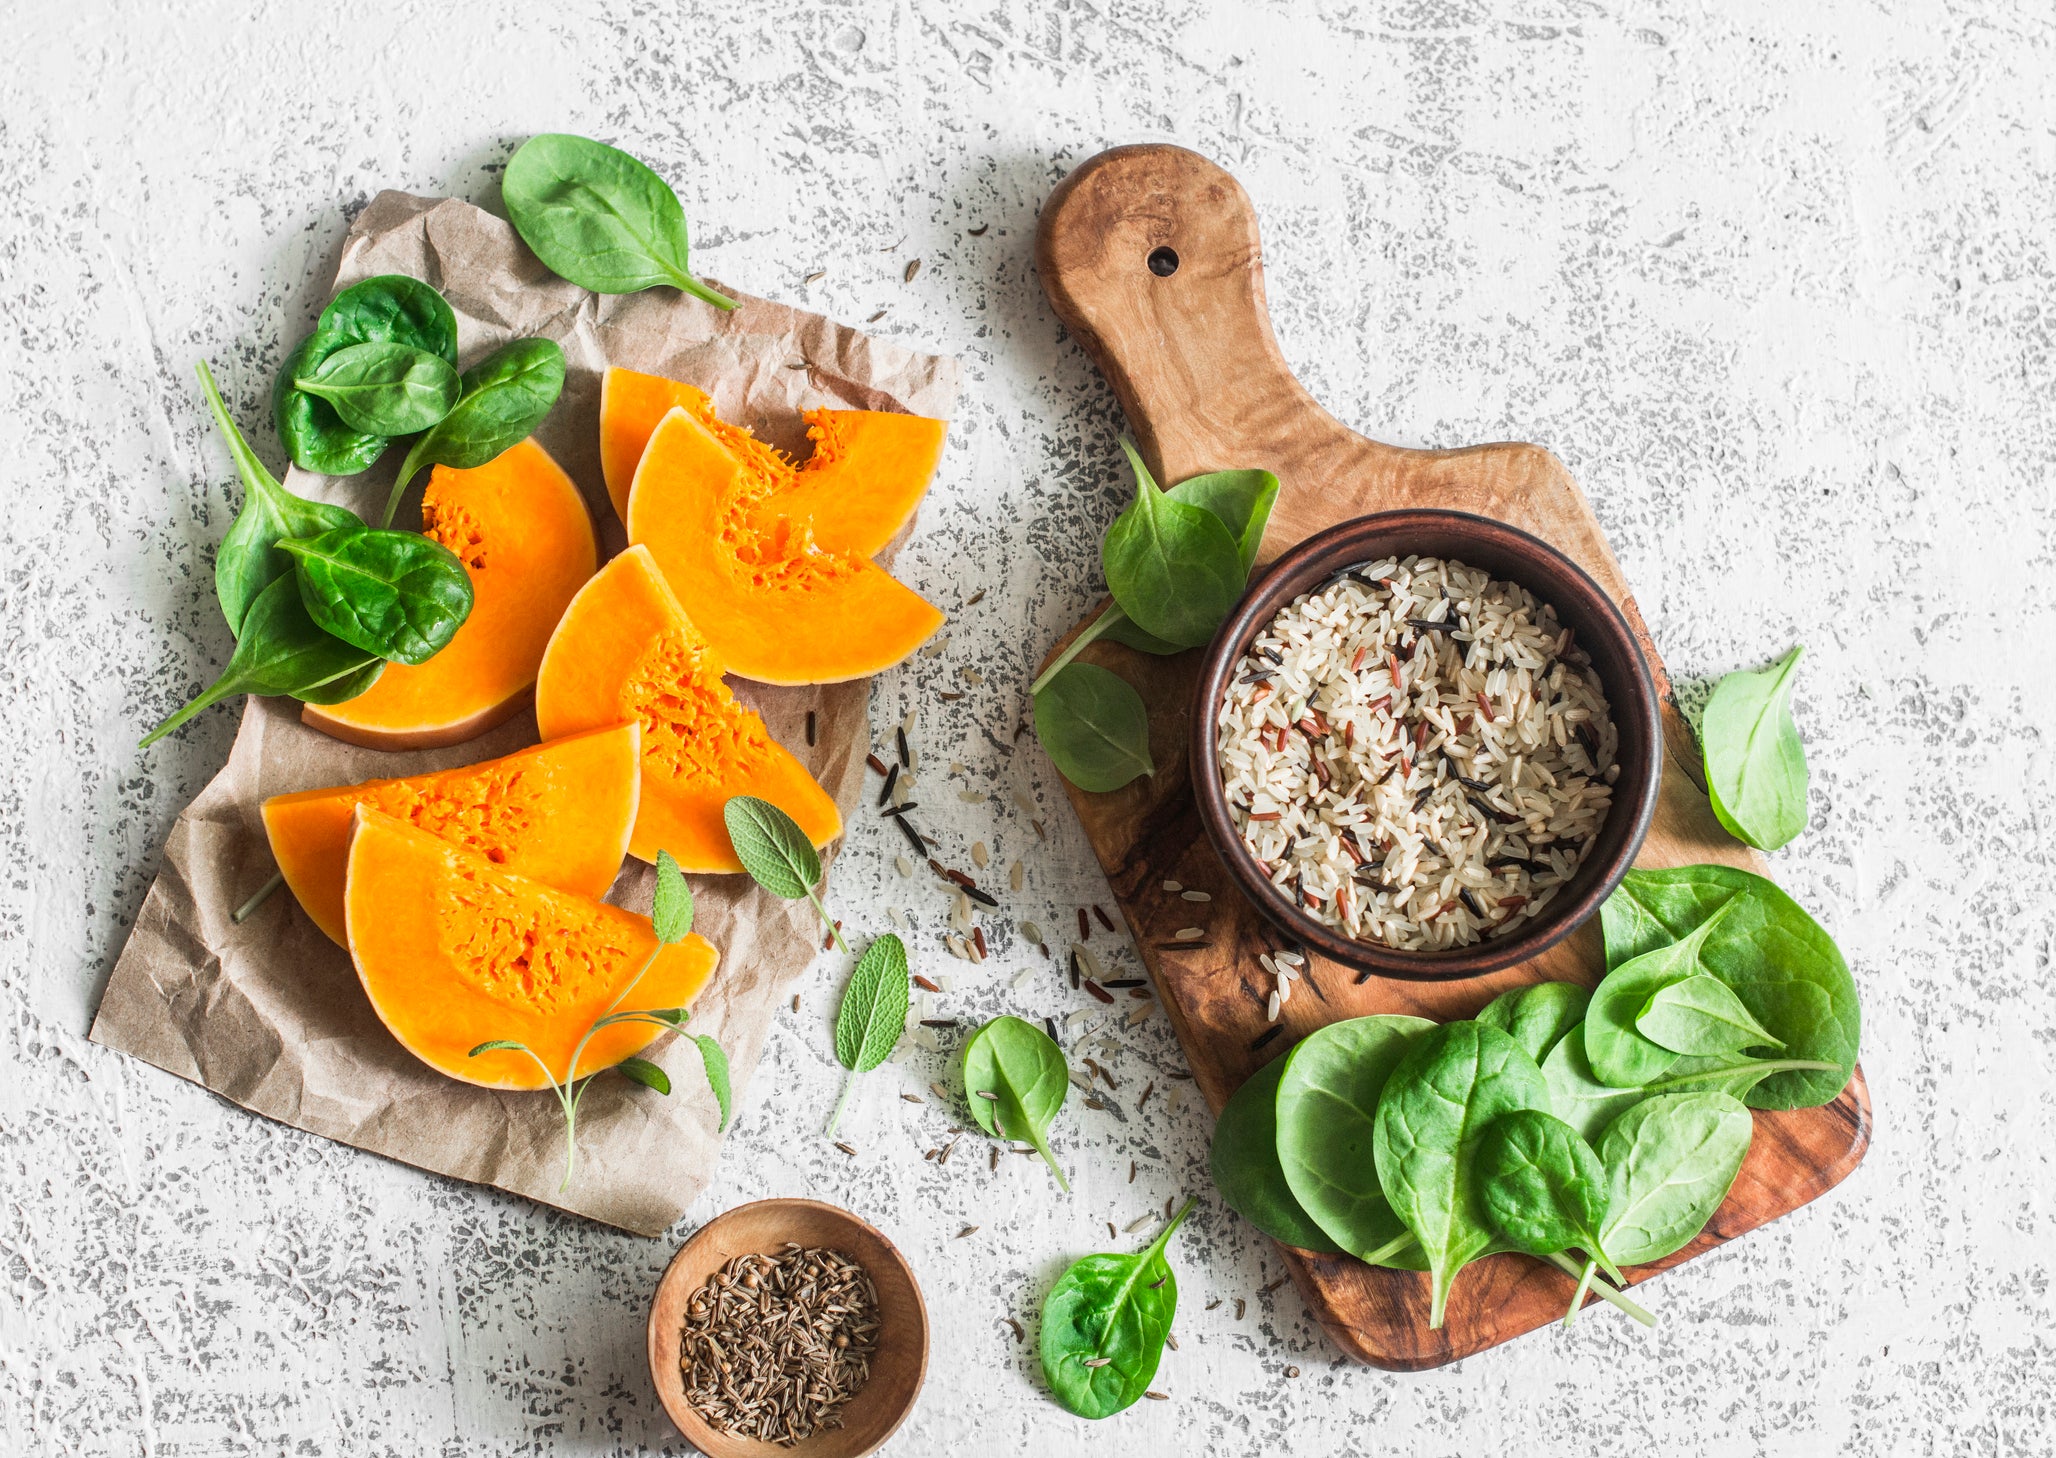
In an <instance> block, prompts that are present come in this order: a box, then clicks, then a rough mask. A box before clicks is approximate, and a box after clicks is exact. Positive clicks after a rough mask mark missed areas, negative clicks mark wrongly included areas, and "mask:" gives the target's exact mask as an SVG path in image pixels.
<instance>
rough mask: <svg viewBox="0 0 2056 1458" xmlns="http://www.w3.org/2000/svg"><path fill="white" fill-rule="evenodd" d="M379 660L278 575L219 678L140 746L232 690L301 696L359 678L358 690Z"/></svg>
mask: <svg viewBox="0 0 2056 1458" xmlns="http://www.w3.org/2000/svg"><path fill="white" fill-rule="evenodd" d="M378 661H379V660H378V658H377V656H376V655H374V654H369V653H366V652H364V651H363V650H362V649H360V648H355V647H352V646H351V645H350V644H348V643H345V642H344V641H343V640H342V639H340V638H336V637H332V636H331V635H329V634H327V633H324V632H323V631H322V630H321V629H320V628H319V627H317V626H316V625H315V622H314V620H313V619H312V618H310V617H309V616H308V615H307V609H306V608H305V607H303V606H301V603H300V591H299V588H298V587H297V586H296V585H295V584H294V582H293V579H292V578H290V577H280V578H278V579H276V580H274V581H273V582H272V583H271V585H270V586H268V587H266V588H265V589H264V590H263V591H262V592H260V593H258V594H257V598H256V600H255V601H254V602H252V603H251V604H250V610H249V612H248V613H246V614H245V615H244V617H243V631H242V636H241V637H239V638H238V639H237V640H236V651H235V652H234V653H233V654H232V655H230V657H229V660H228V666H227V667H226V668H224V669H222V671H221V677H219V678H217V679H215V680H214V682H213V683H211V684H209V685H208V686H207V687H206V688H205V689H204V690H202V691H201V693H200V695H199V696H198V697H197V698H195V699H193V700H192V702H190V703H188V704H187V705H186V706H185V707H184V708H182V709H180V710H179V711H178V712H177V713H176V714H173V715H172V716H171V717H170V718H168V719H166V720H165V721H164V722H163V723H162V724H159V725H158V726H157V727H156V728H155V729H152V730H151V731H150V732H149V733H148V734H147V735H145V736H144V737H143V741H142V746H139V747H147V746H148V745H151V744H155V743H156V742H157V741H158V740H160V739H162V738H163V737H164V736H165V735H167V734H169V733H170V732H171V731H172V730H174V729H176V728H178V727H179V725H181V724H183V723H185V722H186V721H187V720H188V719H190V718H192V717H193V716H194V715H195V714H197V713H199V712H200V711H201V710H202V709H205V708H207V707H208V706H210V705H212V704H218V703H220V702H221V701H222V700H223V699H225V698H229V697H231V696H233V695H235V694H294V695H298V696H302V697H304V696H307V695H310V694H312V693H314V692H316V691H318V690H319V689H320V688H321V687H322V686H323V685H326V684H330V683H334V682H336V681H338V680H344V679H350V680H353V681H358V680H361V687H359V688H358V689H357V692H359V693H361V692H363V690H364V689H365V688H369V687H370V679H369V678H365V677H363V671H364V670H365V669H366V668H369V667H371V666H373V665H375V664H377V663H378ZM322 702H333V701H332V700H323V701H322Z"/></svg>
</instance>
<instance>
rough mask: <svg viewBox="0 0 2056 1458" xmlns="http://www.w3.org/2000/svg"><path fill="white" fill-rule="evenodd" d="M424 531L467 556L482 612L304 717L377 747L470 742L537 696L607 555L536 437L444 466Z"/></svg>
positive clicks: (424, 513) (425, 504) (475, 607)
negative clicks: (416, 657) (564, 621)
mask: <svg viewBox="0 0 2056 1458" xmlns="http://www.w3.org/2000/svg"><path fill="white" fill-rule="evenodd" d="M421 530H422V533H423V535H425V536H428V537H432V538H434V539H435V540H436V541H438V542H441V543H442V544H443V545H444V546H446V547H448V548H449V549H450V550H451V551H453V552H455V553H456V554H457V555H458V556H459V557H460V558H462V559H463V562H464V566H465V570H466V571H468V572H469V573H470V574H471V589H472V593H473V600H472V606H471V616H470V617H468V618H466V619H465V620H464V626H463V627H461V628H459V629H458V630H457V636H456V637H455V638H452V639H451V640H450V643H449V646H448V647H446V648H444V649H443V651H442V652H440V653H438V654H436V656H435V657H433V658H431V659H429V660H428V662H426V663H424V664H421V665H420V666H418V667H409V666H408V665H407V664H404V663H388V664H387V665H386V668H385V672H384V673H381V674H380V675H379V676H378V682H377V683H375V684H373V685H372V686H371V687H370V688H369V689H367V690H366V691H365V692H363V693H361V694H359V695H358V696H357V697H356V698H354V699H349V700H347V701H345V702H343V703H340V704H308V705H307V706H305V707H304V708H303V709H302V710H301V711H300V717H301V719H302V720H304V721H305V722H306V723H308V724H311V725H313V726H314V727H315V728H316V729H319V730H321V731H322V732H323V733H324V734H330V735H333V736H335V737H336V738H337V739H342V740H347V741H348V742H349V743H351V744H361V745H363V746H364V747H365V748H367V749H431V748H434V747H436V746H437V745H443V744H462V743H463V742H464V741H465V740H467V739H475V738H477V737H478V736H479V735H481V734H483V733H485V731H486V730H488V729H490V728H492V727H493V726H494V725H496V724H500V723H504V722H505V721H506V720H508V719H510V718H512V717H513V716H514V715H516V714H518V713H520V712H521V710H522V709H523V708H524V707H526V706H527V704H528V702H529V699H530V697H531V695H532V694H533V692H534V689H535V672H536V669H537V667H538V666H539V665H540V664H541V663H542V661H543V649H544V647H545V646H547V645H548V643H549V641H550V630H551V629H553V628H555V627H556V626H557V619H558V618H559V617H561V616H562V615H563V612H564V605H565V604H566V603H568V602H570V601H571V596H572V594H573V593H575V592H577V591H578V589H579V588H580V587H581V586H582V585H584V583H585V580H586V579H587V578H589V577H591V576H592V575H593V569H594V568H595V567H596V566H598V565H599V547H598V544H597V543H596V542H595V541H594V538H593V523H592V516H591V514H590V513H589V512H588V511H587V510H586V508H585V498H584V497H582V496H580V495H579V494H578V487H577V486H575V485H573V484H572V481H571V478H570V477H569V476H567V475H565V474H564V472H563V470H562V469H561V468H560V467H559V466H558V465H557V463H556V462H555V461H553V460H551V459H550V455H549V452H547V451H545V450H544V449H543V448H542V447H541V446H539V445H537V444H536V443H535V442H534V441H532V440H525V441H523V442H522V443H521V444H520V445H517V446H514V447H512V448H511V449H509V450H507V451H504V452H502V453H501V454H500V455H498V456H495V457H494V458H493V459H492V460H490V461H488V462H486V464H484V465H483V466H478V467H474V468H473V469H471V470H469V471H453V470H451V469H450V468H449V467H448V466H437V467H436V468H435V472H434V474H433V475H432V476H431V477H430V478H429V483H428V489H427V491H426V493H425V494H424V495H423V497H422V502H421Z"/></svg>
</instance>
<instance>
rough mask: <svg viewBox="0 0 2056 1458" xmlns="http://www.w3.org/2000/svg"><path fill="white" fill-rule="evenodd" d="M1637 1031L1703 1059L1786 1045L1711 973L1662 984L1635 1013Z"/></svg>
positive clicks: (1666, 1046)
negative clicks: (1638, 1013)
mask: <svg viewBox="0 0 2056 1458" xmlns="http://www.w3.org/2000/svg"><path fill="white" fill-rule="evenodd" d="M1707 925H1709V926H1711V925H1712V923H1711V922H1708V923H1707ZM1816 990H1817V989H1816ZM1635 1031H1636V1032H1638V1033H1640V1034H1641V1035H1642V1036H1643V1037H1645V1038H1647V1039H1649V1040H1650V1041H1651V1042H1652V1043H1655V1044H1657V1045H1659V1046H1661V1047H1664V1048H1668V1049H1670V1050H1671V1051H1672V1052H1674V1053H1693V1054H1698V1055H1700V1056H1702V1057H1703V1056H1707V1055H1711V1054H1716V1053H1739V1052H1741V1051H1742V1050H1743V1049H1744V1048H1764V1047H1769V1048H1782V1047H1784V1046H1785V1045H1784V1044H1783V1043H1782V1042H1780V1041H1779V1040H1778V1039H1776V1038H1774V1037H1772V1036H1771V1035H1770V1034H1769V1033H1768V1032H1766V1031H1765V1030H1764V1027H1763V1025H1762V1024H1761V1023H1759V1022H1757V1021H1756V1019H1755V1018H1752V1017H1751V1016H1749V1009H1748V1008H1746V1007H1744V1006H1742V999H1740V998H1739V997H1737V996H1735V994H1734V993H1732V992H1730V991H1728V985H1727V983H1725V982H1723V981H1721V980H1720V979H1719V978H1718V977H1715V976H1713V975H1712V974H1711V973H1707V972H1701V973H1699V974H1698V975H1696V976H1693V977H1687V978H1686V979H1685V980H1684V981H1683V982H1673V983H1672V984H1671V985H1670V986H1668V987H1665V988H1660V989H1659V990H1658V991H1657V993H1656V995H1655V996H1654V997H1652V998H1650V999H1649V1001H1648V1003H1647V1004H1646V1005H1645V1006H1644V1007H1643V1009H1642V1011H1641V1014H1640V1015H1639V1016H1638V1017H1636V1019H1635Z"/></svg>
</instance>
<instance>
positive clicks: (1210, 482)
mask: <svg viewBox="0 0 2056 1458" xmlns="http://www.w3.org/2000/svg"><path fill="white" fill-rule="evenodd" d="M1130 458H1131V459H1133V451H1132V448H1131V451H1130ZM1164 495H1166V496H1168V497H1170V498H1171V500H1173V501H1180V502H1183V503H1184V504H1186V505H1187V506H1197V507H1200V508H1202V509H1203V510H1206V511H1210V512H1212V513H1213V514H1214V515H1215V516H1217V517H1219V518H1220V519H1221V525H1222V526H1224V527H1226V528H1227V529H1228V535H1229V536H1231V537H1233V538H1234V539H1235V547H1236V551H1237V554H1238V555H1239V556H1240V557H1241V559H1242V577H1243V580H1244V581H1245V582H1247V581H1248V580H1249V572H1250V569H1251V568H1252V567H1254V566H1256V554H1257V549H1258V548H1259V547H1261V546H1263V544H1264V528H1265V527H1266V526H1268V525H1269V524H1270V520H1271V508H1272V507H1274V506H1276V505H1277V504H1278V478H1277V477H1276V476H1273V475H1272V474H1271V473H1270V472H1269V471H1209V472H1207V473H1206V474H1205V475H1203V476H1188V477H1186V478H1185V479H1184V480H1183V481H1180V482H1179V483H1178V484H1177V485H1176V486H1173V487H1172V488H1171V489H1170V490H1168V491H1166V492H1165V493H1164ZM1208 636H1209V637H1211V636H1212V634H1208Z"/></svg>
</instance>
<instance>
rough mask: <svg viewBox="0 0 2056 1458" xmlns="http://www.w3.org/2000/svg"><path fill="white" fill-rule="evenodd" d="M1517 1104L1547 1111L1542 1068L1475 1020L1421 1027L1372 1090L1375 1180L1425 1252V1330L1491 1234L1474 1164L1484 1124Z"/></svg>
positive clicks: (1438, 1319)
mask: <svg viewBox="0 0 2056 1458" xmlns="http://www.w3.org/2000/svg"><path fill="white" fill-rule="evenodd" d="M1516 1109H1540V1110H1541V1111H1543V1112H1544V1113H1547V1112H1548V1111H1549V1088H1548V1085H1547V1084H1546V1083H1545V1082H1544V1081H1543V1078H1542V1070H1541V1069H1539V1068H1537V1067H1536V1066H1535V1060H1534V1059H1532V1058H1530V1057H1529V1056H1528V1055H1527V1054H1526V1053H1524V1052H1522V1051H1521V1048H1520V1045H1519V1044H1517V1043H1515V1042H1514V1040H1513V1039H1511V1038H1509V1037H1508V1036H1507V1035H1506V1034H1504V1033H1502V1032H1500V1031H1499V1029H1497V1028H1494V1027H1491V1026H1489V1025H1487V1024H1484V1023H1479V1022H1475V1021H1465V1022H1453V1023H1445V1024H1443V1025H1442V1026H1441V1027H1439V1028H1437V1029H1435V1030H1434V1031H1433V1032H1429V1033H1423V1034H1422V1035H1421V1037H1420V1039H1419V1040H1418V1041H1417V1042H1416V1043H1415V1044H1414V1045H1413V1047H1412V1048H1411V1049H1409V1050H1408V1052H1407V1054H1406V1056H1405V1057H1404V1058H1403V1059H1401V1060H1400V1064H1399V1066H1398V1067H1397V1068H1396V1069H1394V1070H1393V1073H1392V1077H1391V1078H1390V1080H1388V1081H1387V1083H1386V1085H1385V1091H1384V1092H1383V1093H1382V1094H1381V1095H1380V1096H1379V1099H1378V1123H1377V1136H1376V1143H1375V1149H1374V1154H1375V1157H1376V1163H1377V1170H1378V1183H1379V1185H1380V1186H1381V1187H1382V1188H1383V1190H1384V1191H1385V1198H1386V1199H1388V1200H1389V1201H1391V1202H1392V1208H1393V1210H1394V1212H1395V1213H1397V1214H1398V1216H1399V1218H1400V1219H1401V1220H1402V1221H1403V1222H1404V1223H1405V1225H1406V1228H1407V1229H1408V1230H1410V1231H1412V1232H1413V1235H1414V1238H1415V1239H1416V1240H1418V1241H1419V1242H1420V1244H1421V1250H1422V1251H1423V1253H1424V1254H1425V1255H1426V1257H1427V1261H1428V1267H1429V1272H1430V1280H1431V1292H1432V1294H1431V1299H1430V1305H1429V1312H1428V1325H1429V1327H1430V1328H1432V1329H1439V1328H1440V1327H1441V1325H1442V1321H1443V1316H1444V1313H1445V1312H1446V1311H1447V1310H1448V1306H1449V1290H1450V1287H1451V1285H1453V1284H1454V1282H1455V1280H1456V1276H1457V1273H1458V1272H1459V1271H1461V1270H1462V1269H1463V1268H1464V1267H1465V1266H1466V1265H1468V1264H1470V1263H1471V1262H1472V1261H1474V1260H1476V1259H1477V1258H1478V1257H1479V1256H1482V1255H1485V1254H1487V1253H1488V1252H1490V1251H1491V1250H1492V1249H1493V1248H1494V1246H1495V1244H1496V1243H1497V1240H1498V1232H1497V1231H1496V1230H1495V1229H1494V1228H1493V1226H1492V1224H1491V1220H1490V1217H1489V1216H1488V1215H1487V1214H1486V1211H1485V1208H1484V1204H1483V1202H1482V1201H1481V1200H1480V1198H1479V1192H1478V1181H1477V1173H1476V1169H1475V1167H1474V1166H1475V1162H1476V1156H1477V1148H1478V1141H1479V1140H1480V1139H1481V1138H1482V1137H1483V1136H1484V1133H1485V1130H1486V1129H1488V1128H1489V1127H1491V1125H1492V1124H1493V1123H1494V1122H1495V1121H1497V1120H1498V1119H1500V1118H1502V1117H1504V1116H1505V1115H1507V1114H1510V1113H1512V1112H1514V1110H1516Z"/></svg>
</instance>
